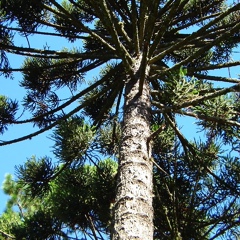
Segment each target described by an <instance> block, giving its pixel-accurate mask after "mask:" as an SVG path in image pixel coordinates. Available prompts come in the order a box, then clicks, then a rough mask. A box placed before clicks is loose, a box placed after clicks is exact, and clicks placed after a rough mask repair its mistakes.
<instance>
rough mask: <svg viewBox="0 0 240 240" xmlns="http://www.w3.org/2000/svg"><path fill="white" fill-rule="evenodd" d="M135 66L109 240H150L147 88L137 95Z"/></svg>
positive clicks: (128, 90) (128, 93)
mask: <svg viewBox="0 0 240 240" xmlns="http://www.w3.org/2000/svg"><path fill="white" fill-rule="evenodd" d="M139 66H140V60H139V61H138V62H136V65H135V69H136V71H135V75H134V77H132V78H131V79H130V80H129V81H127V83H126V92H125V106H124V119H123V129H122V143H121V149H120V163H119V171H118V186H117V195H116V201H115V207H114V224H113V225H114V226H113V235H112V239H114V240H116V239H118V240H127V239H143V240H149V239H153V207H152V197H153V194H152V185H153V184H152V162H151V160H150V157H151V146H149V143H148V141H147V139H148V137H149V136H150V88H149V84H148V82H147V71H146V74H145V76H146V77H145V82H144V86H143V91H142V94H141V95H140V94H139V81H140V79H139Z"/></svg>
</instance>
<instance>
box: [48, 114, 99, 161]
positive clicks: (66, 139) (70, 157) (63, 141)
mask: <svg viewBox="0 0 240 240" xmlns="http://www.w3.org/2000/svg"><path fill="white" fill-rule="evenodd" d="M94 135H95V130H94V127H91V126H90V125H88V124H87V123H85V122H84V120H83V118H82V117H78V116H73V117H71V118H69V119H67V120H65V121H62V122H61V123H60V124H59V125H58V126H57V127H56V129H55V130H54V132H53V135H52V138H53V139H54V140H55V145H54V153H55V155H56V157H57V158H58V159H60V161H62V162H64V163H71V162H74V163H80V164H83V163H84V161H85V153H86V152H87V150H88V148H89V147H90V145H91V143H92V141H93V138H94Z"/></svg>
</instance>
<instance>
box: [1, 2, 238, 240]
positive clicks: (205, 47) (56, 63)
mask: <svg viewBox="0 0 240 240" xmlns="http://www.w3.org/2000/svg"><path fill="white" fill-rule="evenodd" d="M239 9H240V4H239V3H232V4H228V3H227V2H226V1H210V2H209V1H200V0H199V1H197V0H196V1H185V0H183V1H182V0H178V1H160V0H154V1H152V2H151V3H149V2H147V1H135V0H132V1H122V0H121V1H111V0H108V1H107V0H103V1H100V2H99V1H97V2H96V1H93V0H91V1H90V0H89V1H82V0H77V1H73V0H69V1H63V2H62V4H59V3H58V2H57V1H54V0H49V1H48V0H42V1H38V2H36V1H30V2H28V3H26V2H25V1H23V0H11V1H4V0H2V1H1V14H2V15H1V16H2V17H1V18H2V21H1V32H0V36H1V43H0V47H1V56H2V58H1V66H2V70H1V71H2V72H3V73H4V74H5V75H6V76H8V75H10V74H11V72H14V71H22V73H23V80H22V81H21V83H20V85H21V86H22V87H24V88H26V89H27V93H26V96H25V97H24V108H25V109H27V110H29V111H30V113H31V114H32V118H30V119H25V120H19V119H17V118H16V116H15V113H16V111H17V106H18V105H17V104H16V103H14V102H13V101H12V100H8V99H3V100H1V102H4V104H2V105H1V112H3V113H4V114H2V115H1V126H3V127H1V130H2V132H3V131H4V130H6V129H7V127H8V125H10V124H18V123H28V122H32V123H34V124H35V125H37V126H38V127H40V130H39V131H37V132H35V133H32V134H29V135H26V136H25V137H21V138H19V139H14V140H12V141H5V142H2V143H1V145H5V144H10V143H14V142H17V141H21V140H24V139H27V138H29V137H33V136H35V135H37V134H39V133H41V132H43V131H46V130H48V129H50V128H53V127H55V126H57V124H59V122H60V121H62V120H64V119H67V118H68V117H70V116H72V115H73V114H75V113H81V111H82V112H84V113H85V115H87V116H88V117H90V121H91V122H92V124H93V125H94V126H95V127H96V131H100V130H101V128H104V127H105V126H106V125H107V124H110V123H111V124H113V126H114V125H116V124H115V123H116V120H123V121H121V122H122V126H121V129H122V130H121V139H122V140H121V144H120V153H119V159H120V161H119V171H118V185H117V194H116V199H115V204H114V206H113V212H114V221H113V222H114V224H113V231H112V233H113V236H112V238H113V239H131V238H139V239H151V238H152V236H153V211H152V210H153V208H152V196H153V195H152V190H153V189H152V175H153V171H152V162H153V161H151V156H152V140H153V138H154V137H156V136H157V135H158V133H159V132H160V131H161V130H162V129H163V128H166V129H167V130H168V129H171V130H172V131H174V133H175V136H176V138H178V140H179V144H180V145H181V147H182V149H183V151H184V158H186V159H185V160H186V161H188V162H193V160H192V159H194V160H197V161H198V162H200V163H201V168H198V169H195V170H196V171H203V170H204V171H206V173H207V174H209V176H212V178H214V179H215V180H216V179H217V180H218V182H221V183H222V184H225V186H226V187H227V188H228V189H232V190H233V188H232V187H231V188H229V187H230V186H231V184H232V183H231V184H229V183H228V180H227V181H226V180H225V179H222V178H219V177H218V176H217V175H216V173H215V172H214V171H213V170H212V167H213V166H212V164H210V163H211V161H210V160H208V159H209V154H210V153H208V152H207V150H208V149H209V148H210V146H212V145H214V144H215V142H216V141H217V140H219V141H222V142H223V143H225V144H229V150H230V151H229V153H230V152H231V153H233V151H238V149H239V146H238V145H239V103H238V92H239V80H238V79H234V78H231V77H222V76H217V75H214V76H212V75H211V74H210V73H209V72H208V71H210V70H214V69H220V68H230V67H232V66H237V65H239V63H240V62H239V61H232V60H231V53H232V51H233V49H234V48H235V47H237V44H238V43H239V29H240V23H239ZM43 26H45V27H47V30H46V32H44V31H43V30H41V27H43ZM186 30H187V31H186ZM16 32H18V33H20V34H22V36H23V37H25V38H26V39H27V42H28V46H25V47H20V46H18V45H17V44H15V42H14V33H16ZM38 34H42V35H46V36H55V37H64V38H67V39H68V40H69V41H70V42H74V41H79V46H81V48H73V49H66V48H63V49H62V50H59V51H55V50H51V49H48V47H47V46H45V47H43V49H35V48H31V43H30V42H31V41H30V38H31V35H38ZM81 41H83V42H82V43H80V42H81ZM8 52H10V53H14V54H18V55H23V56H28V57H27V58H26V59H25V61H24V63H23V66H22V67H21V68H19V69H11V67H10V65H9V62H8V59H7V53H8ZM99 66H102V67H103V68H104V69H105V70H104V71H102V72H101V74H100V76H99V78H98V79H95V80H94V81H93V82H90V83H89V85H88V86H86V84H85V83H84V79H85V77H86V73H88V72H90V71H91V70H93V69H96V68H97V67H99ZM215 82H217V84H218V85H219V84H220V83H221V82H223V83H226V84H225V85H222V86H217V85H216V84H215ZM62 87H67V88H68V89H69V90H70V95H69V96H70V97H69V98H68V99H66V97H65V98H64V99H65V100H63V99H60V98H59V95H57V94H56V91H57V89H60V88H62ZM80 87H82V88H81V89H83V90H82V91H80V92H79V89H80ZM61 100H63V101H64V102H63V103H62V102H61ZM121 100H124V107H123V108H121V102H122V101H121ZM76 101H77V102H79V101H80V104H78V105H77V106H74V108H73V110H70V111H68V110H67V109H69V108H67V109H66V107H67V106H69V105H71V104H73V103H74V102H76ZM13 103H14V104H13ZM121 113H123V117H122V114H121ZM177 114H180V115H182V116H190V117H194V118H196V119H197V120H198V121H197V122H198V125H199V126H201V127H202V128H203V130H204V131H205V133H206V136H207V139H206V142H205V143H201V144H202V146H201V145H200V146H201V147H200V148H199V145H196V144H194V143H191V142H189V141H188V139H186V138H185V137H184V136H183V134H182V133H181V132H180V130H179V123H178V121H177V120H178V119H177V117H176V116H177ZM155 118H160V119H161V122H160V124H159V123H158V122H157V124H155V125H153V126H154V128H153V131H152V132H151V121H153V119H155ZM115 128H116V127H114V129H115ZM164 131H165V129H164ZM114 132H115V130H113V133H114ZM77 133H78V134H79V135H78V136H77V135H76V137H75V138H76V139H74V141H73V142H71V143H64V144H65V145H66V146H68V147H69V146H70V147H71V149H72V150H74V151H76V152H77V153H78V154H77V155H74V156H76V157H75V158H72V157H71V158H63V160H64V165H65V166H70V165H71V164H72V162H74V163H75V164H83V162H84V161H85V160H86V158H85V157H83V153H87V152H86V149H85V148H87V147H88V146H81V145H80V146H79V145H77V144H78V143H79V141H80V140H81V132H77ZM114 139H115V134H113V135H112V141H113V142H114ZM177 142H178V141H177ZM160 144H162V143H160ZM65 145H64V146H62V147H63V149H65V150H64V151H66V152H64V154H67V151H68V150H69V148H64V147H66V146H65ZM82 147H83V148H82ZM202 148H203V150H205V151H206V152H205V153H204V151H203V150H201V149H202ZM203 153H204V154H203ZM210 155H211V154H210ZM84 156H85V154H84ZM179 157H180V156H179ZM216 158H217V159H218V160H219V156H218V157H216ZM176 159H178V157H177V158H176ZM232 159H233V160H232V164H234V165H236V164H237V163H236V162H237V161H238V158H232ZM70 160H71V161H72V162H70ZM208 161H209V162H208ZM227 162H228V163H229V161H226V163H227ZM209 164H210V165H209ZM170 166H171V165H170ZM193 166H195V165H194V164H193ZM226 170H227V167H226ZM59 171H60V170H59ZM52 174H53V173H51V172H50V173H49V174H46V175H44V176H42V177H43V178H51V175H52ZM170 176H171V175H170ZM187 179H188V180H190V178H187ZM175 181H176V179H175ZM182 181H183V182H184V183H185V182H186V179H185V181H184V179H182ZM40 182H41V181H40ZM43 182H44V183H45V181H43ZM230 182H232V181H230ZM234 186H235V185H234ZM43 187H45V185H43ZM237 191H238V189H237ZM173 200H174V199H173ZM174 212H175V213H176V209H175V210H174V211H173V213H174ZM172 226H173V228H172V231H173V232H174V235H173V237H174V238H175V239H181V236H180V232H179V229H178V225H177V222H176V221H175V220H174V222H173V223H172ZM171 234H172V233H171Z"/></svg>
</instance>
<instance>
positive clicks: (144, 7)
mask: <svg viewBox="0 0 240 240" xmlns="http://www.w3.org/2000/svg"><path fill="white" fill-rule="evenodd" d="M139 11H140V13H139V18H138V19H139V22H138V27H139V46H140V49H142V46H143V42H144V38H145V31H146V23H147V20H148V1H146V0H143V1H140V10H139Z"/></svg>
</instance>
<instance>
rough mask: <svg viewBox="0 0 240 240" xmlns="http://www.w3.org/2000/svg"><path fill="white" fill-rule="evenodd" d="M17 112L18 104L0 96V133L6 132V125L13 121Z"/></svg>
mask: <svg viewBox="0 0 240 240" xmlns="http://www.w3.org/2000/svg"><path fill="white" fill-rule="evenodd" d="M17 110H18V103H17V102H16V101H13V100H11V99H9V98H7V97H6V96H2V95H0V133H1V134H2V133H4V131H6V130H7V125H8V124H12V123H13V122H14V120H15V114H16V112H17Z"/></svg>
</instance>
